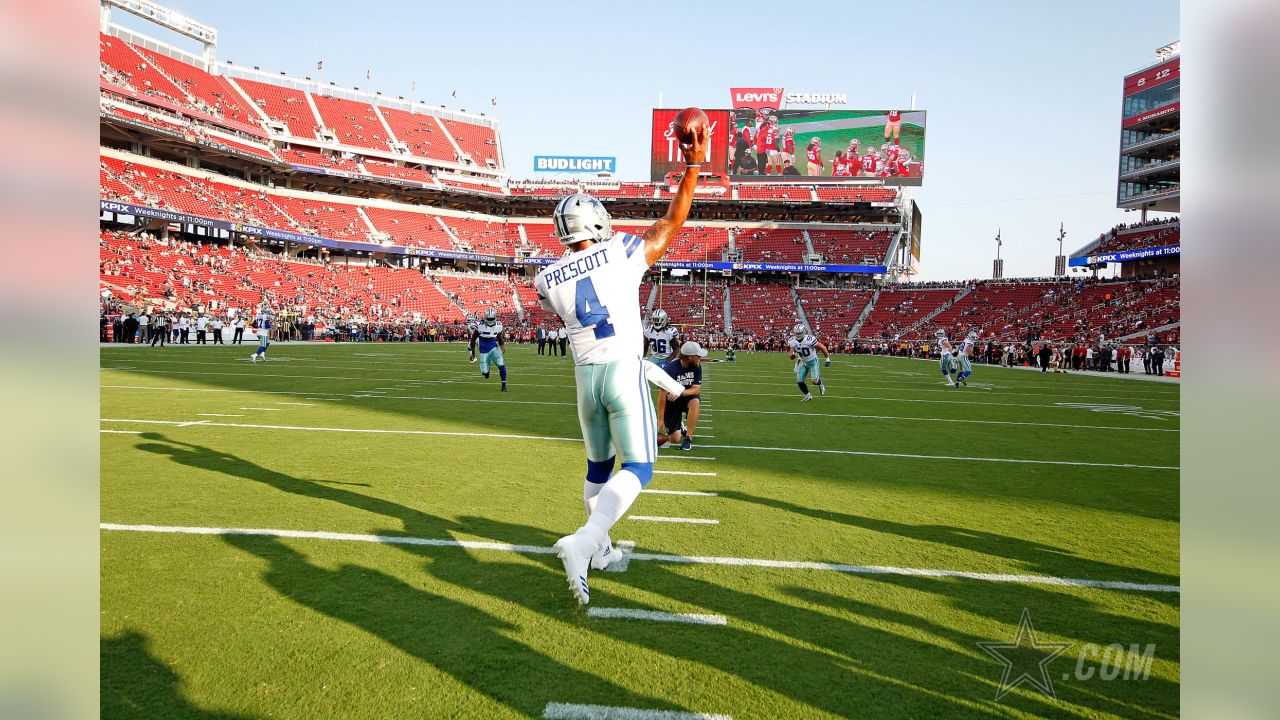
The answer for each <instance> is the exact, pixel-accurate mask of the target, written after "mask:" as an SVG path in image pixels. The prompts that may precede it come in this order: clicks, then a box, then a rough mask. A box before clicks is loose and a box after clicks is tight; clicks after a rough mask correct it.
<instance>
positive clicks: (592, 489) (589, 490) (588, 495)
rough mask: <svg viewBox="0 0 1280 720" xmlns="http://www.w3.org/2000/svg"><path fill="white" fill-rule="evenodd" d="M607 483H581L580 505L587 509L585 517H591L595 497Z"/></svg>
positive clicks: (594, 506) (587, 481)
mask: <svg viewBox="0 0 1280 720" xmlns="http://www.w3.org/2000/svg"><path fill="white" fill-rule="evenodd" d="M606 484H607V483H593V482H591V481H590V480H583V481H582V503H583V504H584V505H586V507H587V517H588V518H589V517H591V512H592V511H593V510H595V509H596V496H597V495H599V494H600V491H601V490H603V489H604V486H605V485H606Z"/></svg>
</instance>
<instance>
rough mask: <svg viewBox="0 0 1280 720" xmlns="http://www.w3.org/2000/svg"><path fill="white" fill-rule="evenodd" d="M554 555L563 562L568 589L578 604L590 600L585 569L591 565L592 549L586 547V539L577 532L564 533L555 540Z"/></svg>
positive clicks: (584, 603)
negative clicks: (571, 533)
mask: <svg viewBox="0 0 1280 720" xmlns="http://www.w3.org/2000/svg"><path fill="white" fill-rule="evenodd" d="M555 548H556V557H558V558H560V562H561V563H563V564H564V576H565V578H566V579H567V580H568V581H569V591H570V592H572V593H573V597H574V598H576V599H577V601H578V604H579V605H586V604H587V603H589V602H591V589H590V588H589V587H588V586H587V570H588V568H589V567H590V566H591V555H592V554H593V552H594V550H593V549H592V548H589V547H586V541H585V540H584V539H583V538H582V537H580V536H578V535H577V534H573V535H565V536H564V537H562V538H560V539H559V540H557V541H556V545H555Z"/></svg>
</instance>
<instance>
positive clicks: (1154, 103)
mask: <svg viewBox="0 0 1280 720" xmlns="http://www.w3.org/2000/svg"><path fill="white" fill-rule="evenodd" d="M1181 86H1182V81H1181V80H1172V81H1170V82H1167V83H1165V84H1163V85H1157V86H1156V87H1153V88H1150V89H1148V90H1143V91H1142V92H1139V93H1134V94H1133V95H1130V96H1128V97H1126V98H1125V99H1124V117H1126V118H1131V117H1133V116H1134V115H1139V114H1141V113H1144V112H1147V111H1149V110H1154V109H1156V108H1158V107H1162V106H1164V105H1168V104H1169V103H1175V102H1178V98H1179V92H1180V89H1181Z"/></svg>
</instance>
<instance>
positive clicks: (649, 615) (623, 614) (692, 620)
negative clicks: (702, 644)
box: [587, 607, 728, 625]
mask: <svg viewBox="0 0 1280 720" xmlns="http://www.w3.org/2000/svg"><path fill="white" fill-rule="evenodd" d="M587 616H588V617H597V618H622V619H626V620H652V621H654V622H673V623H689V624H690V625H727V624H728V621H727V620H726V619H725V616H723V615H701V614H699V613H669V612H659V611H657V610H637V609H633V608H602V607H591V608H588V609H587Z"/></svg>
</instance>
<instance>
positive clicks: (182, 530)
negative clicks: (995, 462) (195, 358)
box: [98, 515, 1181, 593]
mask: <svg viewBox="0 0 1280 720" xmlns="http://www.w3.org/2000/svg"><path fill="white" fill-rule="evenodd" d="M630 517H632V518H634V517H635V516H634V515H632V516H630ZM98 527H99V529H102V530H117V531H125V532H148V533H176V534H183V535H263V536H268V537H288V538H307V539H313V540H339V541H347V542H367V543H383V544H387V545H426V546H430V547H460V548H468V549H472V550H498V551H501V552H517V553H524V554H528V555H554V554H555V552H556V550H555V548H553V547H547V546H543V545H513V544H510V543H500V542H480V541H475V540H443V539H436V538H420V537H412V536H406V535H364V534H360V533H337V532H322V531H315V530H273V529H264V528H215V527H182V526H173V525H127V524H122V523H100V524H99V525H98ZM624 542H625V541H624ZM622 545H623V543H622V542H620V543H618V544H617V546H622ZM625 557H628V558H630V559H632V560H647V561H651V562H665V563H681V564H690V565H735V566H740V567H763V568H777V569H783V570H826V571H831V572H842V573H850V574H854V575H914V576H923V577H953V578H961V579H965V580H983V581H986V582H1006V583H1025V584H1032V585H1058V586H1064V587H1087V588H1097V589H1102V590H1134V591H1137V592H1172V593H1180V592H1181V589H1180V588H1179V586H1177V585H1156V584H1146V583H1133V582H1123V581H1117V580H1081V579H1076V578H1061V577H1053V576H1051V575H1011V574H1003V573H980V572H968V571H964V570H938V569H932V568H903V567H892V566H881V565H845V564H841V563H827V562H806V561H790V560H759V559H753V558H733V557H702V556H694V555H662V554H654V553H631V554H628V555H627V556H625Z"/></svg>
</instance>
